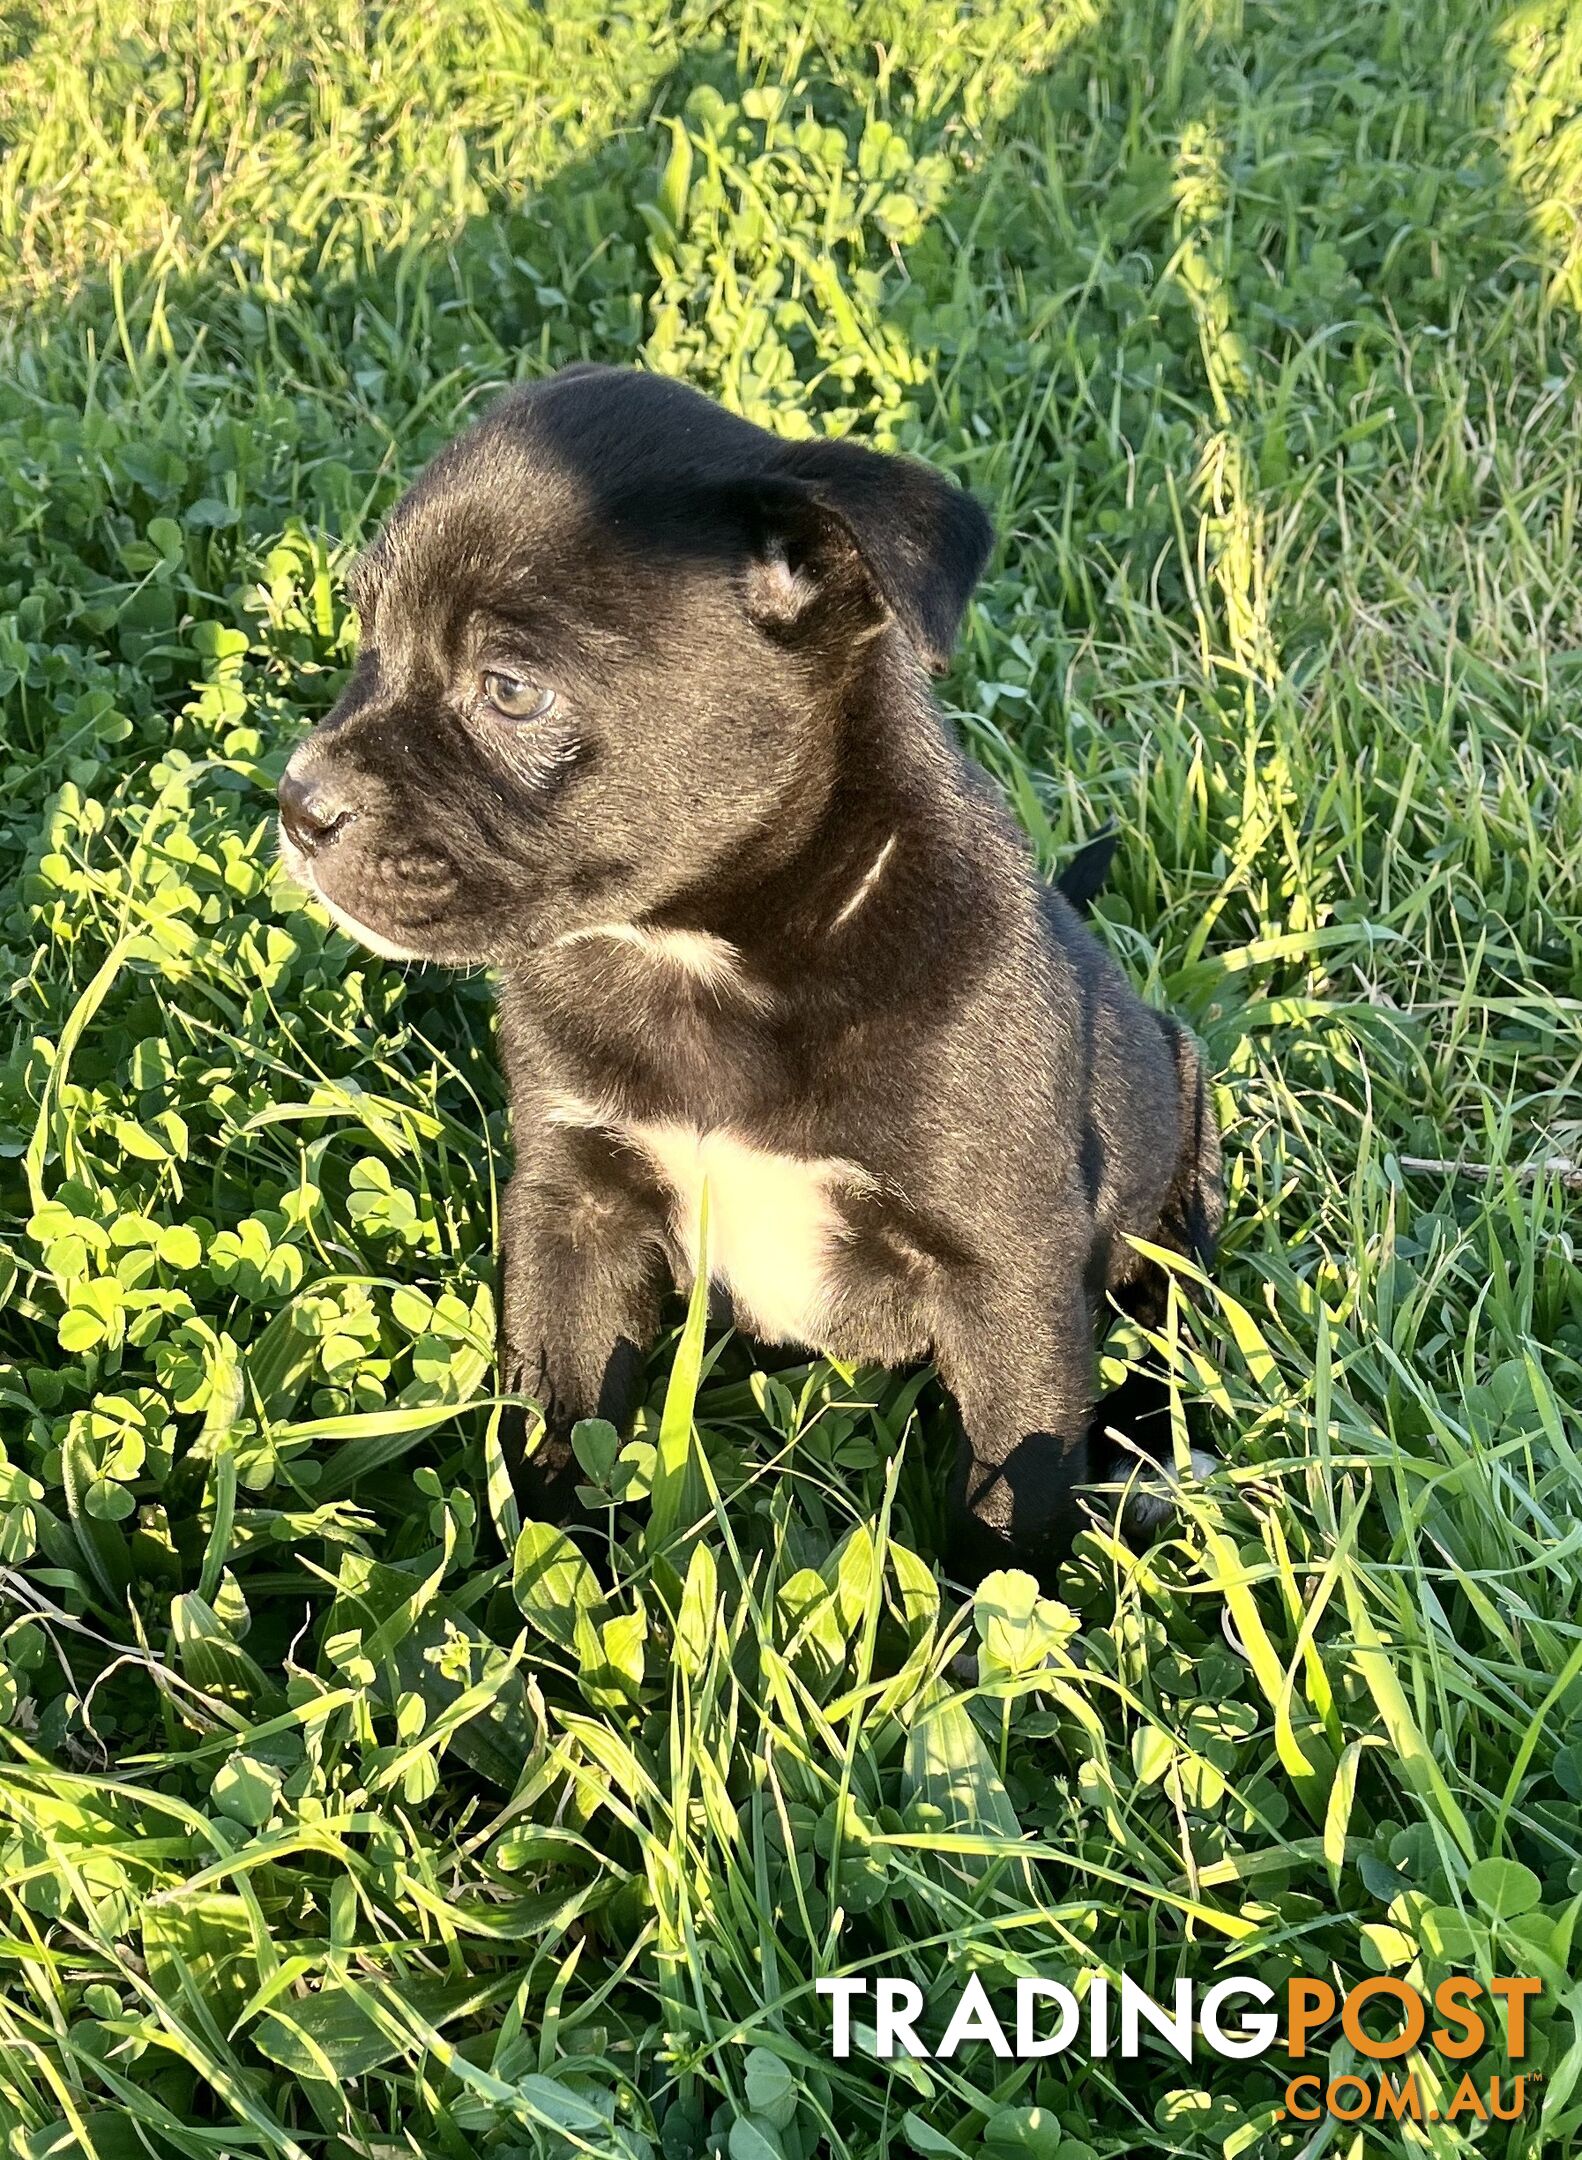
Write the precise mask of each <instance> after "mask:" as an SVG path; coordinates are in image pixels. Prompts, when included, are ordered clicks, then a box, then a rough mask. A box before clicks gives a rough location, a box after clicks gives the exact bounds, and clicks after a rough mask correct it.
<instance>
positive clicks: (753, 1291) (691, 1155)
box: [549, 1096, 877, 1348]
mask: <svg viewBox="0 0 1582 2160" xmlns="http://www.w3.org/2000/svg"><path fill="white" fill-rule="evenodd" d="M549 1116H550V1119H551V1121H552V1122H554V1123H558V1124H564V1125H575V1126H579V1127H582V1128H584V1129H587V1130H594V1131H600V1132H603V1133H606V1134H607V1135H608V1136H609V1138H610V1139H611V1141H612V1142H613V1143H615V1144H616V1145H618V1146H620V1147H623V1148H627V1149H630V1150H632V1151H634V1152H635V1153H637V1154H639V1155H640V1156H641V1157H642V1158H643V1159H644V1160H645V1161H646V1162H647V1163H648V1164H649V1165H650V1167H651V1168H652V1170H653V1172H654V1173H655V1177H656V1180H657V1182H658V1183H659V1185H660V1187H661V1189H662V1190H663V1192H664V1194H665V1198H666V1204H667V1211H668V1219H669V1229H670V1236H671V1241H672V1247H673V1256H674V1262H675V1270H676V1274H677V1277H678V1280H680V1281H682V1282H683V1283H684V1282H686V1281H687V1280H689V1279H690V1278H691V1276H692V1275H693V1273H694V1271H695V1269H696V1266H697V1255H698V1253H699V1251H700V1249H701V1244H702V1236H703V1209H704V1195H705V1192H706V1193H707V1196H708V1253H709V1274H710V1276H711V1277H712V1279H713V1280H714V1281H715V1282H717V1283H720V1284H722V1285H723V1286H724V1287H725V1288H726V1289H727V1290H729V1292H730V1294H731V1300H732V1303H733V1305H734V1306H735V1308H736V1313H737V1317H738V1319H739V1320H740V1322H741V1323H742V1325H744V1326H745V1327H746V1328H748V1329H749V1330H750V1332H751V1333H753V1334H754V1335H757V1336H758V1337H760V1338H761V1339H762V1340H763V1341H765V1342H786V1343H805V1344H807V1345H808V1346H809V1347H810V1348H819V1347H821V1346H823V1345H824V1344H825V1343H826V1342H827V1341H828V1337H829V1332H830V1326H831V1321H832V1308H833V1303H834V1297H835V1292H836V1269H837V1265H838V1262H839V1258H840V1254H841V1250H842V1247H843V1246H844V1245H845V1244H846V1242H847V1240H848V1239H849V1236H850V1233H851V1227H852V1226H851V1218H850V1214H849V1208H850V1205H851V1203H852V1202H853V1201H855V1200H857V1199H859V1198H866V1197H869V1196H871V1195H873V1194H874V1193H875V1191H876V1190H877V1184H876V1180H875V1179H874V1178H873V1177H872V1176H871V1175H870V1174H869V1172H868V1171H867V1170H865V1169H864V1168H863V1166H862V1165H861V1164H860V1163H857V1162H852V1161H849V1160H847V1159H845V1158H842V1157H838V1156H805V1155H788V1154H781V1153H778V1152H776V1151H775V1150H773V1149H771V1148H766V1147H763V1146H760V1145H758V1144H756V1143H755V1142H754V1141H752V1140H749V1139H747V1138H745V1137H744V1136H743V1135H741V1134H740V1133H737V1132H734V1131H731V1130H729V1129H728V1128H724V1127H715V1128H713V1129H704V1128H700V1127H698V1126H696V1125H692V1124H687V1123H683V1122H681V1121H679V1120H671V1119H639V1118H629V1117H624V1116H622V1115H620V1114H619V1113H618V1112H616V1111H613V1110H612V1109H610V1108H609V1107H608V1106H603V1105H599V1104H595V1103H591V1102H587V1101H584V1100H582V1099H580V1098H578V1097H575V1096H561V1097H558V1098H557V1099H556V1100H555V1101H554V1103H553V1104H552V1105H551V1107H550V1110H549Z"/></svg>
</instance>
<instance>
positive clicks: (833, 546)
mask: <svg viewBox="0 0 1582 2160" xmlns="http://www.w3.org/2000/svg"><path fill="white" fill-rule="evenodd" d="M733 493H734V494H735V497H736V501H737V505H738V507H739V508H740V510H741V511H742V513H743V514H744V517H745V521H746V525H747V533H748V545H749V547H750V548H751V551H752V554H751V560H750V562H749V564H748V570H747V612H748V615H749V616H750V617H751V619H752V620H753V622H755V623H756V624H757V626H758V628H759V629H760V630H764V631H767V632H768V634H769V635H770V636H771V637H773V638H775V639H777V640H778V641H779V642H781V643H782V644H787V645H790V644H799V645H800V644H811V643H814V642H823V643H827V642H829V641H831V640H832V639H839V640H840V641H842V642H844V643H847V644H850V643H852V642H854V641H855V640H857V639H859V638H862V637H866V636H869V635H871V634H872V632H873V631H875V630H878V629H880V628H882V626H883V625H884V623H885V622H886V621H887V620H888V619H889V613H890V610H889V607H888V605H887V603H886V601H885V599H884V596H883V594H882V593H880V592H879V590H878V589H877V586H876V584H875V582H874V580H873V578H872V577H871V576H870V574H869V573H868V571H867V569H866V566H865V564H864V562H863V556H862V550H861V548H860V547H859V545H858V542H857V536H856V534H855V533H854V532H853V531H852V529H851V527H850V526H849V525H848V524H847V523H846V521H845V519H844V518H843V517H841V516H840V515H839V513H838V512H837V511H834V510H832V509H830V508H829V506H828V505H827V504H826V503H824V502H821V501H820V499H819V497H818V496H817V495H816V494H815V492H814V491H813V489H812V488H811V487H809V486H808V485H807V483H806V482H805V481H802V480H791V479H786V478H782V477H781V476H780V475H778V474H776V475H772V476H769V477H766V478H762V479H756V480H750V481H747V482H746V483H745V484H744V485H742V486H740V487H738V488H737V489H735V490H733Z"/></svg>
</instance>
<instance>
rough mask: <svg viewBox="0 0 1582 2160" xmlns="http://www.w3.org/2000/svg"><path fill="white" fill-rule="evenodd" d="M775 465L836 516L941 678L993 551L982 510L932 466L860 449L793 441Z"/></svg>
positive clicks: (887, 601) (841, 444)
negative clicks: (990, 553) (970, 599)
mask: <svg viewBox="0 0 1582 2160" xmlns="http://www.w3.org/2000/svg"><path fill="white" fill-rule="evenodd" d="M775 464H776V468H777V470H778V471H780V472H783V473H785V474H786V475H787V476H788V477H790V478H793V479H795V480H796V481H798V482H800V483H801V485H802V486H803V487H805V488H806V489H807V490H808V491H809V493H810V494H811V495H812V496H813V498H814V500H815V501H817V502H818V503H820V504H821V505H822V506H823V507H824V508H825V509H826V510H829V511H833V512H834V513H835V515H836V516H837V517H838V518H839V520H840V522H841V524H842V525H844V527H845V528H846V530H847V532H848V533H849V534H850V535H851V538H852V540H853V541H854V542H855V544H856V548H857V552H858V554H859V555H860V557H861V559H862V562H863V565H864V567H865V568H866V570H867V572H868V575H869V577H870V578H871V580H872V582H873V584H874V586H875V587H876V588H877V590H878V593H879V595H880V597H881V598H882V599H883V601H884V602H885V605H886V606H887V607H888V608H889V610H890V612H891V614H892V615H894V617H895V619H896V621H897V622H899V623H900V625H901V627H902V628H903V629H904V630H905V631H906V633H907V635H908V636H909V637H910V638H911V640H912V642H913V644H914V645H915V646H916V647H917V649H918V651H919V652H920V653H921V654H922V656H923V659H924V660H925V661H926V662H927V664H928V666H929V667H930V668H931V669H933V671H934V673H935V674H939V673H942V672H943V670H944V669H945V668H946V667H948V666H949V664H950V655H951V653H952V651H953V650H954V648H955V643H956V633H957V631H958V630H959V629H960V628H961V618H962V616H963V614H964V613H965V612H966V606H967V601H968V600H969V598H970V597H971V594H972V588H973V587H974V585H976V584H977V582H978V579H979V577H980V576H981V575H982V573H983V566H984V564H985V563H986V562H987V561H988V559H989V550H990V549H991V548H992V547H993V545H994V527H993V526H992V525H991V524H990V523H989V518H988V513H987V512H986V511H985V510H984V508H983V506H982V504H981V503H979V502H978V501H977V500H976V498H975V497H973V496H971V495H969V494H968V493H967V491H966V489H965V488H960V487H957V486H956V484H955V482H954V481H952V480H947V479H946V478H945V477H944V475H943V474H942V473H937V472H935V471H934V470H933V468H932V467H931V466H928V465H923V464H920V463H919V462H918V461H917V459H915V458H908V457H886V456H884V455H882V454H881V453H880V452H879V451H877V450H865V449H864V448H863V447H862V445H861V444H860V443H850V442H797V443H787V444H786V445H785V448H784V450H783V451H782V453H781V455H780V456H779V457H778V458H777V459H776V461H775Z"/></svg>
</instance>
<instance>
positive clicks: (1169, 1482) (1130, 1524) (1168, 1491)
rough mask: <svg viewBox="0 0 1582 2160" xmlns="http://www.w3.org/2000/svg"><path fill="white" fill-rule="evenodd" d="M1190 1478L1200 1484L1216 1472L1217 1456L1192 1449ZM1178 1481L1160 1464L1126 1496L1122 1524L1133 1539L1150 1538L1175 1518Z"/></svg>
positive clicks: (1134, 1485) (1217, 1466) (1146, 1474)
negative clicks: (1136, 1537) (1132, 1535)
mask: <svg viewBox="0 0 1582 2160" xmlns="http://www.w3.org/2000/svg"><path fill="white" fill-rule="evenodd" d="M1190 1452H1191V1458H1192V1476H1193V1478H1194V1479H1196V1480H1198V1481H1199V1482H1201V1480H1203V1479H1204V1478H1207V1477H1211V1476H1212V1475H1213V1473H1214V1472H1215V1471H1216V1470H1217V1469H1218V1468H1219V1459H1218V1457H1217V1456H1214V1455H1210V1454H1209V1452H1208V1450H1207V1449H1206V1448H1196V1447H1195V1448H1193V1449H1192V1450H1191V1451H1190ZM1180 1490H1181V1481H1180V1479H1179V1478H1178V1477H1177V1476H1176V1473H1175V1469H1174V1467H1173V1466H1170V1467H1167V1466H1166V1465H1164V1464H1162V1463H1161V1464H1160V1465H1159V1466H1158V1467H1157V1468H1155V1469H1151V1470H1148V1471H1145V1472H1144V1473H1143V1475H1142V1476H1140V1477H1139V1478H1138V1479H1137V1480H1136V1481H1135V1483H1134V1484H1133V1485H1132V1488H1131V1490H1130V1492H1129V1493H1128V1495H1127V1498H1126V1502H1125V1509H1124V1513H1123V1517H1122V1520H1123V1522H1124V1524H1125V1527H1126V1528H1127V1529H1128V1530H1130V1531H1132V1532H1133V1533H1134V1535H1137V1536H1141V1537H1149V1536H1151V1535H1152V1534H1153V1532H1154V1531H1156V1530H1158V1529H1159V1528H1160V1527H1161V1525H1163V1524H1164V1523H1167V1522H1168V1521H1169V1520H1170V1517H1171V1516H1172V1515H1173V1514H1174V1512H1175V1510H1176V1506H1177V1504H1178V1501H1179V1497H1180Z"/></svg>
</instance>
